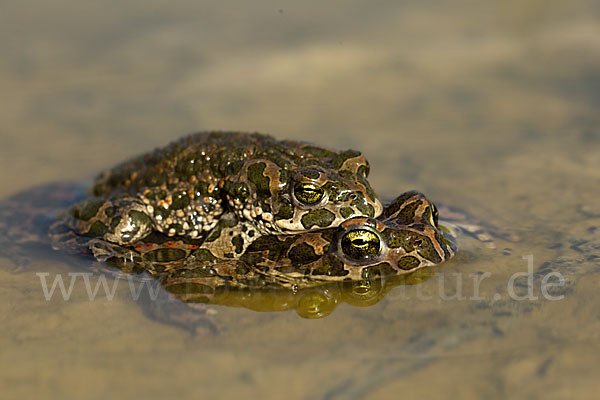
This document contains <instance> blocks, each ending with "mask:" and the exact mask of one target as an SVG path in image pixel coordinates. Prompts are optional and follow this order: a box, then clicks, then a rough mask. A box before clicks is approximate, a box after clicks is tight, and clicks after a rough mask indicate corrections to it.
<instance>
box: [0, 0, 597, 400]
mask: <svg viewBox="0 0 600 400" xmlns="http://www.w3.org/2000/svg"><path fill="white" fill-rule="evenodd" d="M0 8H1V10H2V11H1V12H0V51H1V54H2V57H0V121H1V122H2V123H1V124H0V182H2V186H1V187H0V196H2V197H5V196H7V195H9V194H11V193H15V192H17V191H19V190H21V189H25V188H28V187H31V186H33V185H35V184H39V183H44V182H50V181H56V180H76V181H82V182H84V181H87V180H90V179H92V178H93V177H94V176H95V175H96V174H97V173H98V172H99V171H101V170H102V169H104V168H108V167H111V166H113V165H114V164H116V163H118V162H120V161H122V160H124V159H126V158H128V157H131V156H133V155H137V154H139V153H143V152H146V151H148V150H151V149H153V148H155V147H159V146H163V145H165V144H167V143H168V142H170V141H172V140H175V139H177V138H179V137H181V136H182V135H184V134H187V133H191V132H195V131H200V130H213V129H218V130H240V131H258V132H263V133H270V134H273V135H274V136H276V137H278V138H290V139H298V140H305V141H310V142H313V143H315V144H318V145H322V146H327V147H332V148H337V149H346V148H353V149H357V150H361V151H363V152H364V153H365V154H366V155H367V158H368V159H369V161H370V162H371V166H372V168H371V171H372V172H371V176H370V181H371V183H372V184H373V186H374V188H375V189H376V191H377V192H378V193H379V194H380V196H381V197H382V198H384V199H391V198H393V197H394V196H396V195H398V194H399V193H401V192H404V191H406V190H409V189H418V190H421V191H423V192H424V193H426V194H427V195H428V196H430V197H431V198H433V199H434V200H435V201H440V202H442V203H446V204H449V205H453V206H458V207H461V208H463V209H464V210H466V211H467V212H468V213H470V214H472V215H475V216H477V217H478V218H479V219H481V220H483V221H485V222H486V223H489V224H492V225H495V226H497V227H499V228H501V229H504V230H509V231H513V232H517V233H518V234H519V235H520V237H521V240H520V241H519V242H518V243H504V242H502V241H500V242H499V250H498V251H497V252H495V253H494V252H491V253H490V252H488V253H485V252H484V253H481V251H480V250H478V249H477V248H471V249H469V248H467V251H466V253H465V254H468V255H469V257H470V258H469V257H466V258H464V259H462V261H461V262H457V263H454V264H451V265H449V266H448V267H447V268H448V269H447V271H449V273H450V272H452V271H461V272H465V273H480V272H482V271H491V272H492V274H493V277H492V278H491V280H490V282H491V284H490V285H491V286H490V288H491V289H493V288H494V286H495V285H496V286H502V285H503V284H505V282H506V280H507V279H508V277H509V276H510V274H511V273H513V272H514V271H521V270H524V269H525V265H526V263H525V261H523V260H522V259H521V256H522V255H527V254H533V255H534V256H535V257H536V258H535V260H536V261H535V267H536V270H537V269H539V268H541V266H543V265H545V266H546V267H547V266H548V265H550V266H552V268H554V270H561V271H563V270H564V271H567V272H565V273H566V274H567V273H568V274H571V275H568V276H567V277H568V278H569V279H570V280H568V282H569V285H571V286H569V293H570V295H569V296H567V297H566V298H565V300H564V301H561V302H555V303H552V304H549V303H545V304H539V303H535V304H530V305H529V306H527V307H524V306H523V305H522V304H520V305H519V306H518V307H517V306H515V305H514V304H513V305H506V304H503V303H502V302H498V303H494V302H490V303H486V304H485V306H481V305H480V304H479V305H474V304H472V302H470V303H469V304H468V305H467V304H465V303H464V302H463V303H460V302H457V301H455V302H443V303H441V304H440V303H439V302H437V303H436V302H435V301H433V302H428V303H423V302H417V301H416V300H414V299H412V300H407V301H406V302H403V303H399V302H398V301H396V302H394V300H393V299H392V300H387V301H383V302H382V303H380V304H378V305H377V306H376V307H372V308H370V309H357V308H351V307H340V308H341V310H336V314H335V316H333V315H332V316H331V317H328V318H325V319H324V320H319V321H306V320H300V319H299V318H298V317H297V316H296V315H295V313H293V312H291V313H289V312H288V313H283V314H276V315H273V316H271V315H270V314H269V316H268V317H267V316H265V315H267V314H265V315H262V314H261V315H262V316H261V317H257V315H258V314H256V313H253V312H250V311H245V312H244V311H240V310H234V311H228V310H221V311H220V312H221V313H222V314H223V315H224V319H225V321H228V322H229V329H228V331H227V332H228V333H226V334H225V335H223V336H220V337H219V338H216V339H210V340H208V341H206V342H202V341H200V343H198V342H194V341H193V339H190V338H189V337H188V336H187V333H186V332H184V331H181V330H179V329H177V328H175V327H168V326H164V325H161V324H158V323H155V322H153V321H150V320H148V319H146V318H145V317H144V316H143V315H142V314H141V312H139V310H138V309H137V308H136V307H135V305H133V304H131V302H130V301H129V302H127V301H125V300H124V301H121V302H112V303H111V302H93V303H88V302H86V301H82V302H80V303H77V302H75V304H73V303H72V302H71V303H65V302H56V303H54V302H53V303H52V305H49V304H46V302H44V301H43V298H42V299H38V297H41V294H39V293H38V292H39V281H36V279H37V278H35V276H34V275H27V274H24V275H13V274H9V273H7V272H2V274H0V277H1V280H2V281H3V282H4V284H3V285H0V299H1V300H2V301H0V303H1V305H0V312H1V314H0V315H1V318H0V320H2V321H3V324H4V328H3V333H2V334H0V342H1V343H0V348H2V349H4V351H5V352H6V353H5V356H2V355H0V359H2V360H3V362H2V364H3V365H4V366H5V367H0V386H1V387H2V388H3V391H4V392H5V394H8V395H9V398H15V397H17V396H21V397H23V396H25V397H31V396H32V395H33V394H36V395H39V394H40V393H43V394H45V395H46V396H48V397H60V398H66V397H68V396H69V395H73V396H79V397H77V398H81V396H83V397H90V398H94V397H98V398H101V397H103V396H104V397H106V396H108V395H110V396H111V397H114V396H118V395H132V394H136V395H137V394H143V395H145V396H146V397H147V398H155V397H156V398H158V397H164V396H172V395H178V396H180V397H181V396H193V395H198V394H207V393H209V394H211V395H213V396H217V397H218V396H219V395H223V396H227V395H239V394H240V393H242V392H246V393H251V394H252V395H254V396H257V395H262V396H264V397H276V396H278V395H282V394H288V395H289V394H290V393H293V394H295V395H297V396H299V397H310V398H315V397H327V398H338V397H339V398H348V397H369V396H372V397H373V398H375V397H380V396H381V397H389V398H391V397H392V396H397V394H398V393H406V394H412V395H413V396H417V395H420V396H422V397H423V396H425V397H427V396H436V397H439V396H440V395H441V396H444V395H447V396H461V397H463V398H468V397H472V398H481V397H482V396H485V397H490V398H493V397H498V398H503V397H506V396H508V395H511V396H513V397H514V396H517V397H526V398H538V397H540V398H541V394H542V393H543V394H544V398H564V397H568V396H575V397H578V398H586V397H589V396H590V395H591V394H590V393H593V391H594V390H598V389H600V387H599V386H598V382H596V380H595V378H594V376H595V374H597V372H598V371H597V369H598V365H597V360H594V357H595V356H594V354H598V350H600V348H599V347H600V345H599V341H598V333H597V332H598V328H599V327H600V315H599V314H598V312H597V307H594V304H597V301H599V300H600V298H599V297H598V294H597V292H598V290H597V289H598V287H599V286H600V279H599V273H600V272H599V270H600V267H599V266H598V259H599V258H598V254H599V253H600V241H599V239H598V234H597V230H596V228H597V227H598V226H600V221H599V218H600V205H599V203H598V201H597V199H598V197H599V196H600V189H599V188H600V185H599V183H600V133H599V130H598V126H599V123H600V113H599V112H598V111H599V108H600V2H597V1H594V0H573V1H559V0H526V1H522V0H506V1H501V2H482V1H477V0H457V1H452V2H445V1H439V0H425V1H423V0H419V1H378V2H367V1H356V0H345V1H341V0H332V1H328V2H318V1H304V2H297V1H284V0H282V1H265V0H263V1H260V0H259V1H253V2H242V1H231V2H226V3H225V2H206V1H177V0H175V1H168V2H167V1H158V0H143V1H142V0H139V1H134V0H127V1H115V0H106V1H102V2H81V1H75V0H55V1H52V2H48V1H39V0H29V1H15V0H4V1H3V3H2V6H1V7H0ZM577 243H585V244H584V245H578V244H577ZM573 246H576V248H575V249H574V248H573ZM577 246H578V247H577ZM582 246H583V247H582ZM503 248H509V250H510V251H508V250H507V251H506V253H507V254H509V255H506V256H503V255H502V249H503ZM582 249H583V250H582ZM1 262H2V261H1V260H0V263H1ZM545 263H546V264H545ZM42 265H43V264H42ZM55 268H59V269H60V268H61V267H60V266H55ZM561 268H562V269H561ZM565 268H566V270H565ZM32 276H33V277H32ZM583 276H586V277H587V278H586V280H585V281H584V280H581V279H580V278H581V277H583ZM437 284H438V283H437V281H436V279H431V280H430V281H428V282H427V283H426V284H423V287H424V288H425V289H424V290H429V289H430V290H434V289H435V287H436V285H437ZM428 285H429V286H428ZM427 288H429V289H427ZM491 293H493V291H492V292H491ZM565 293H566V292H565ZM542 303H543V302H542ZM338 311H339V312H338ZM228 316H229V317H228ZM257 318H260V319H259V320H260V321H263V322H264V321H268V323H266V322H264V325H260V326H257V324H256V321H257ZM473 318H475V319H474V320H473ZM502 318H503V319H502ZM99 321H102V322H99ZM415 321H419V322H418V323H415ZM244 324H245V325H244ZM261 324H262V323H261ZM250 326H251V327H252V328H249V327H250ZM465 326H466V327H467V329H466V330H465V328H464V327H465ZM247 332H251V333H252V335H248V334H247ZM442 332H445V333H446V334H445V336H446V337H445V339H446V340H448V338H450V339H452V340H450V342H448V341H439V340H438V339H439V337H438V336H442ZM467 333H469V334H467ZM436 334H437V335H438V336H436ZM423 335H431V336H432V337H431V338H430V341H429V342H427V343H433V344H430V345H423V346H424V347H414V346H413V347H411V343H414V338H415V337H422V336H423ZM190 341H191V342H190ZM190 343H192V344H190ZM307 343H308V344H307ZM366 343H370V345H372V346H373V347H372V348H364V347H363V346H364V345H365V344H366ZM368 346H369V345H368ZM428 346H429V347H428ZM357 347H360V354H355V351H358V350H357ZM0 353H1V352H0ZM423 354H427V357H425V358H424V356H423ZM9 359H10V360H11V362H10V363H8V360H9ZM424 360H425V361H424ZM8 365H10V368H8V367H7V366H8ZM457 367H459V368H457ZM381 370H385V371H387V373H385V374H382V375H380V373H379V372H380V371H381ZM463 379H464V380H468V382H463ZM567 381H569V382H567ZM230 382H232V383H231V384H230ZM432 382H433V383H435V385H431V384H430V383H432ZM248 391H249V392H248ZM336 396H337V397H336Z"/></svg>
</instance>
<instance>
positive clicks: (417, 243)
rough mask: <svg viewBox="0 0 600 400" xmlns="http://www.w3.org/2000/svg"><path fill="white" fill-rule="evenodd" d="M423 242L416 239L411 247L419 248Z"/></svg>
mask: <svg viewBox="0 0 600 400" xmlns="http://www.w3.org/2000/svg"><path fill="white" fill-rule="evenodd" d="M422 243H423V242H422V241H421V239H417V240H415V241H414V242H413V246H420V245H421V244H422Z"/></svg>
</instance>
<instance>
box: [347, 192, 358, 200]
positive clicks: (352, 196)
mask: <svg viewBox="0 0 600 400" xmlns="http://www.w3.org/2000/svg"><path fill="white" fill-rule="evenodd" d="M357 197H358V196H357V195H356V193H352V194H351V195H350V196H348V198H349V199H350V200H356V198H357Z"/></svg>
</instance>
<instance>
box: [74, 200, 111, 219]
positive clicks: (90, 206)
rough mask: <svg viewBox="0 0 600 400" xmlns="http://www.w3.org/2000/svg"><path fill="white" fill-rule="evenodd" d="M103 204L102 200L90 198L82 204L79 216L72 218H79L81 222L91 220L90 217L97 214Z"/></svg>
mask: <svg viewBox="0 0 600 400" xmlns="http://www.w3.org/2000/svg"><path fill="white" fill-rule="evenodd" d="M103 204H104V199H100V198H98V197H92V198H90V199H87V200H86V201H85V203H84V204H83V207H82V208H81V210H80V211H79V215H78V216H75V215H74V217H75V218H79V219H80V220H82V221H89V220H90V219H92V217H94V216H95V215H96V214H98V210H99V209H100V207H102V205H103Z"/></svg>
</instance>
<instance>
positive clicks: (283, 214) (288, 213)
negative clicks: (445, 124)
mask: <svg viewBox="0 0 600 400" xmlns="http://www.w3.org/2000/svg"><path fill="white" fill-rule="evenodd" d="M284 200H285V202H282V203H281V204H280V206H279V212H277V214H275V220H280V219H290V218H292V217H293V216H294V208H293V207H292V205H291V204H290V203H289V200H288V199H284Z"/></svg>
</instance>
